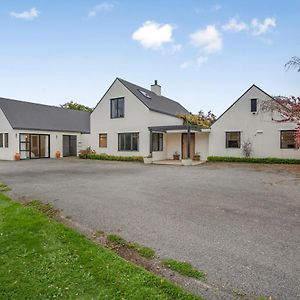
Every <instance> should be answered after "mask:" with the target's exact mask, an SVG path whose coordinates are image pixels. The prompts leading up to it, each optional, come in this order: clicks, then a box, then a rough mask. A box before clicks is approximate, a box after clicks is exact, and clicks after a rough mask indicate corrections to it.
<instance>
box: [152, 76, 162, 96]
mask: <svg viewBox="0 0 300 300" xmlns="http://www.w3.org/2000/svg"><path fill="white" fill-rule="evenodd" d="M151 92H153V93H155V94H156V95H158V96H161V86H160V85H159V84H157V80H154V84H152V85H151Z"/></svg>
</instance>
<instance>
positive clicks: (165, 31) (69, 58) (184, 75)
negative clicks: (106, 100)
mask: <svg viewBox="0 0 300 300" xmlns="http://www.w3.org/2000/svg"><path fill="white" fill-rule="evenodd" d="M146 2H147V3H146ZM0 14H1V18H0V42H1V43H0V45H1V47H0V97H7V98H13V99H20V100H26V101H32V102H40V103H44V104H51V105H58V104H62V103H65V102H67V101H70V100H73V101H77V102H80V103H83V104H85V105H88V106H91V107H93V106H95V105H96V103H97V102H98V101H99V99H100V98H101V97H102V95H103V94H104V93H105V91H106V90H107V89H108V87H109V85H110V84H111V83H112V82H113V80H114V79H115V78H116V77H121V78H123V79H126V80H128V81H131V82H134V83H136V84H138V85H141V86H144V87H146V88H149V87H150V84H152V83H153V81H154V80H155V79H157V80H158V82H159V83H160V84H161V86H162V93H163V94H164V95H165V96H167V97H170V98H172V99H175V100H177V101H180V102H181V103H182V104H183V105H184V106H185V107H186V108H187V109H188V110H189V111H192V112H197V111H199V110H200V109H202V110H204V111H208V110H212V111H213V112H214V113H215V114H217V115H219V114H221V113H222V111H224V110H225V109H226V108H227V107H228V106H229V105H230V104H231V103H232V102H233V101H235V100H236V99H237V98H238V97H239V96H240V95H241V94H242V93H243V92H244V91H245V90H246V89H247V88H249V87H250V85H252V84H253V83H255V84H256V85H258V86H259V87H261V88H262V89H264V90H265V91H266V92H268V93H269V94H272V95H273V94H274V95H275V94H276V95H277V94H281V95H291V94H293V95H300V73H297V72H296V71H288V72H286V71H285V69H284V64H285V63H286V62H287V61H288V60H289V59H290V58H291V57H292V56H300V27H299V20H300V1H297V0H290V1H289V0H287V1H273V0H259V1H258V0H257V1H254V0H252V1H237V0H236V1H199V0H198V1H188V0H185V1H174V0H173V1H166V0H164V1H155V0H151V1H129V0H128V1H121V0H119V1H105V2H101V1H90V0H88V1H83V0H82V1H79V0H78V1H71V0H69V1H60V0H51V1H31V0H27V1H24V0H14V1H12V0H1V5H0Z"/></svg>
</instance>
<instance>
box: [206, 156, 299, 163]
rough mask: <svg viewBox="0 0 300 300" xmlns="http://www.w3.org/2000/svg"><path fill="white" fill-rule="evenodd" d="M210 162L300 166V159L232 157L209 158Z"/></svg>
mask: <svg viewBox="0 0 300 300" xmlns="http://www.w3.org/2000/svg"><path fill="white" fill-rule="evenodd" d="M207 160H208V161H220V162H242V163H256V164H292V165H297V164H300V159H285V158H276V157H265V158H256V157H230V156H209V157H208V158H207Z"/></svg>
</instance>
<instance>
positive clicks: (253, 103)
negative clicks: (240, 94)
mask: <svg viewBox="0 0 300 300" xmlns="http://www.w3.org/2000/svg"><path fill="white" fill-rule="evenodd" d="M251 112H253V113H254V112H257V99H251Z"/></svg>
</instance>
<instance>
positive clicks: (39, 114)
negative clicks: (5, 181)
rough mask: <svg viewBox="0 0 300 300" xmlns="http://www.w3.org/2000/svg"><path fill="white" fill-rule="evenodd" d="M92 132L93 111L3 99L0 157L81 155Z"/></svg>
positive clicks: (0, 125) (1, 103)
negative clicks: (91, 117)
mask: <svg viewBox="0 0 300 300" xmlns="http://www.w3.org/2000/svg"><path fill="white" fill-rule="evenodd" d="M89 132H90V113H87V112H80V111H75V110H67V109H63V108H60V107H55V106H48V105H42V104H36V103H30V102H24V101H18V100H11V99H5V98H0V159H2V160H13V159H15V154H16V153H20V156H21V159H30V158H31V159H33V158H50V157H52V158H53V157H55V154H56V152H57V151H59V152H60V153H61V155H62V156H77V155H78V152H79V151H80V150H81V149H83V148H82V147H85V145H86V143H87V142H86V140H87V135H86V134H88V133H89Z"/></svg>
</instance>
